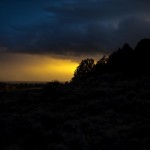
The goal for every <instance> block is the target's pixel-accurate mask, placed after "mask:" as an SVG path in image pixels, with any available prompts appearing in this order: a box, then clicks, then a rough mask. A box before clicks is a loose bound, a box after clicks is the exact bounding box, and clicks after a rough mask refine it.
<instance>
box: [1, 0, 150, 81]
mask: <svg viewBox="0 0 150 150" xmlns="http://www.w3.org/2000/svg"><path fill="white" fill-rule="evenodd" d="M149 8H150V1H148V0H132V1H131V0H126V1H124V0H30V1H27V0H1V1H0V81H33V80H34V81H51V80H60V81H65V80H70V79H71V77H72V76H73V72H74V70H75V69H76V67H77V66H78V64H79V62H80V61H81V60H82V59H85V58H89V57H92V58H94V59H99V58H100V57H102V56H103V55H107V54H110V53H111V52H112V51H114V50H116V49H118V48H119V47H122V46H123V44H124V43H129V44H130V45H131V46H132V47H134V46H135V45H136V43H137V42H138V41H140V40H141V39H142V38H149V37H150V9H149Z"/></svg>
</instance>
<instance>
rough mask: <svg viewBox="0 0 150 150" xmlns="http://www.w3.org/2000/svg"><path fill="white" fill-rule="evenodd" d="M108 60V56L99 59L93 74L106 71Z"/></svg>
mask: <svg viewBox="0 0 150 150" xmlns="http://www.w3.org/2000/svg"><path fill="white" fill-rule="evenodd" d="M107 61H108V57H107V56H103V57H102V58H101V59H100V60H98V61H97V63H96V65H95V67H94V69H93V71H92V72H93V75H99V74H102V73H105V72H106V71H107Z"/></svg>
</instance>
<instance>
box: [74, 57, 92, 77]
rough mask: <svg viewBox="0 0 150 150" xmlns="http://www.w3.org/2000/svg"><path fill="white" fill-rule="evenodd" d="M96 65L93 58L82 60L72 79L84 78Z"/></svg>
mask: <svg viewBox="0 0 150 150" xmlns="http://www.w3.org/2000/svg"><path fill="white" fill-rule="evenodd" d="M94 66H95V64H94V60H93V59H85V60H82V61H81V63H80V65H79V66H78V67H77V68H76V70H75V72H74V77H73V78H72V80H76V79H81V78H84V77H86V76H87V75H88V73H90V71H91V70H92V69H93V67H94Z"/></svg>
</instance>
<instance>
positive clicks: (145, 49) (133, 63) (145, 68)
mask: <svg viewBox="0 0 150 150" xmlns="http://www.w3.org/2000/svg"><path fill="white" fill-rule="evenodd" d="M85 61H86V60H82V62H81V64H80V65H79V66H78V68H80V72H84V76H83V75H82V76H80V75H79V74H81V73H78V72H77V71H76V72H75V74H74V77H73V79H72V80H76V79H79V78H85V77H88V76H91V77H92V76H98V75H102V74H105V73H116V72H120V73H125V74H126V75H133V74H134V75H141V74H146V73H150V70H149V65H150V39H143V40H141V41H140V42H139V43H138V44H137V46H136V47H135V49H132V48H131V47H130V46H129V45H128V44H127V43H126V44H125V45H124V46H123V47H122V48H121V49H120V48H119V49H118V50H117V51H115V52H113V53H112V54H110V55H109V56H108V57H106V56H104V57H103V58H102V59H100V60H99V61H98V62H97V63H96V64H95V65H94V64H93V65H92V66H90V64H88V63H85ZM93 61H94V60H93ZM88 65H89V66H88ZM83 66H86V67H83ZM87 66H88V67H90V70H89V69H87V68H88V67H87ZM79 76H80V77H79Z"/></svg>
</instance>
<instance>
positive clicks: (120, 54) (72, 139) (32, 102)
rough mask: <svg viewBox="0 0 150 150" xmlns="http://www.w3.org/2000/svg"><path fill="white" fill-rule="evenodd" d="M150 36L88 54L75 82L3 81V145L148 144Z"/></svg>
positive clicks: (79, 148) (103, 147)
mask: <svg viewBox="0 0 150 150" xmlns="http://www.w3.org/2000/svg"><path fill="white" fill-rule="evenodd" d="M149 41H150V40H148V39H144V40H142V41H140V42H139V43H138V44H137V46H136V48H135V49H132V48H131V47H130V46H129V45H128V44H125V45H124V46H123V47H122V48H121V49H119V50H118V51H116V52H113V53H112V54H111V55H110V56H108V57H107V56H104V57H103V58H102V59H100V60H99V61H98V62H97V63H96V64H94V60H93V59H85V60H83V61H82V62H81V63H80V65H79V66H78V67H77V69H76V71H75V74H74V77H73V79H72V80H71V81H70V82H66V83H61V82H59V81H53V82H49V83H46V84H44V85H43V84H42V85H38V84H37V85H36V84H35V85H30V84H25V85H24V84H23V85H21V84H17V85H13V86H15V88H14V89H12V88H10V87H12V85H9V84H8V83H7V84H5V83H0V85H1V86H2V88H0V150H30V149H32V150H149V149H150V74H149V61H150V60H149V59H148V58H149V49H150V48H149ZM145 58H147V59H145ZM7 87H8V88H9V90H8V89H7ZM37 87H38V88H37ZM39 87H40V88H39ZM20 89H21V90H20ZM24 89H27V90H24Z"/></svg>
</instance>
